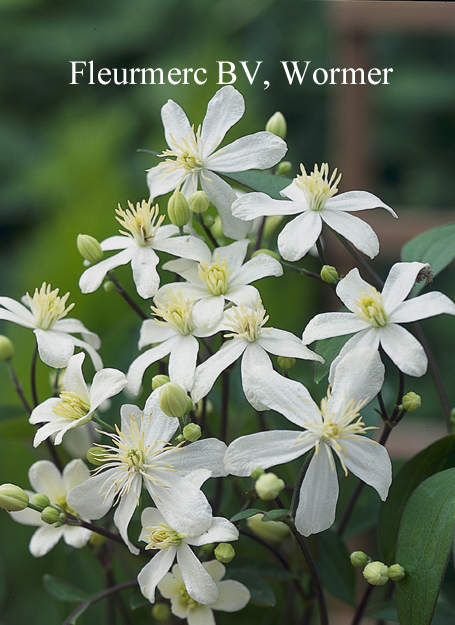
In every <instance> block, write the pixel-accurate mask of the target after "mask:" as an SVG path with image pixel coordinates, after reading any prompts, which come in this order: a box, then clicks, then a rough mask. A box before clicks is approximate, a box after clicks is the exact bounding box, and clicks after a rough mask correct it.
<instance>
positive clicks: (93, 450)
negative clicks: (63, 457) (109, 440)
mask: <svg viewBox="0 0 455 625" xmlns="http://www.w3.org/2000/svg"><path fill="white" fill-rule="evenodd" d="M103 455H104V454H103V452H102V451H101V449H100V448H99V447H96V446H95V447H90V449H89V450H88V452H87V454H86V456H85V457H86V458H87V460H88V461H89V462H90V464H93V466H95V467H101V466H102V465H103V464H104V462H103V460H102V458H103Z"/></svg>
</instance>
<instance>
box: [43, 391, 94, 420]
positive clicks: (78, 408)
mask: <svg viewBox="0 0 455 625" xmlns="http://www.w3.org/2000/svg"><path fill="white" fill-rule="evenodd" d="M52 411H53V412H55V414H57V415H59V416H60V417H64V418H65V419H74V420H75V419H80V418H81V417H85V415H87V414H88V413H89V412H90V404H88V403H87V402H85V401H84V400H82V399H81V398H80V397H79V395H77V394H76V393H70V392H67V391H63V392H62V393H60V401H59V402H58V404H57V405H56V406H53V408H52Z"/></svg>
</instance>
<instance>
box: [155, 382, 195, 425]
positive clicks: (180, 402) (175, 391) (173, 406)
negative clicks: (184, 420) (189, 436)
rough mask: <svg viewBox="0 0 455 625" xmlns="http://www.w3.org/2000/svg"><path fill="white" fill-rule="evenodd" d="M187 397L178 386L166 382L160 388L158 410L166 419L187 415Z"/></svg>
mask: <svg viewBox="0 0 455 625" xmlns="http://www.w3.org/2000/svg"><path fill="white" fill-rule="evenodd" d="M188 399H189V397H188V395H187V394H186V393H185V391H184V390H183V388H182V387H181V386H180V384H177V383H176V382H168V383H167V384H164V385H163V386H162V387H161V393H160V408H161V410H162V411H163V412H164V414H167V416H168V417H177V418H178V417H184V416H185V415H186V414H188V412H189V410H188Z"/></svg>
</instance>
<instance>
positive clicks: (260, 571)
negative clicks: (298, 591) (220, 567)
mask: <svg viewBox="0 0 455 625" xmlns="http://www.w3.org/2000/svg"><path fill="white" fill-rule="evenodd" d="M238 571H240V572H241V573H242V574H248V575H252V576H253V577H257V576H258V575H259V576H261V577H267V578H268V579H295V577H296V575H295V574H294V573H293V572H292V571H289V570H288V569H285V568H283V567H282V566H280V565H278V564H275V563H273V562H270V561H269V560H263V559H262V558H255V557H254V556H236V558H235V560H234V561H233V562H232V564H230V565H229V568H228V570H227V573H226V576H229V577H230V576H231V575H232V576H234V574H236V573H237V572H238ZM235 579H237V578H235Z"/></svg>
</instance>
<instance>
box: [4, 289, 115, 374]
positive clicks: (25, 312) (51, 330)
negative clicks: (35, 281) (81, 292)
mask: <svg viewBox="0 0 455 625" xmlns="http://www.w3.org/2000/svg"><path fill="white" fill-rule="evenodd" d="M58 291H59V290H58V289H54V290H52V287H51V285H50V284H46V283H45V282H43V284H42V286H41V288H40V289H39V290H38V289H35V292H34V294H33V297H31V296H30V295H29V294H28V293H27V294H26V295H25V296H24V297H23V298H22V302H23V304H25V305H22V304H19V302H16V301H15V300H14V299H11V298H10V297H0V319H4V320H5V321H12V322H13V323H17V324H18V325H20V326H23V327H24V328H31V329H33V331H34V333H35V336H36V341H37V344H38V353H39V356H40V358H41V360H42V361H43V362H44V363H45V364H46V365H49V367H55V368H56V369H62V368H63V367H66V366H67V364H68V362H69V359H70V358H71V356H72V355H73V353H74V347H81V348H82V349H84V350H85V351H86V352H87V353H88V354H89V356H90V358H91V359H92V362H93V366H94V367H95V369H96V370H98V369H101V368H102V366H103V361H102V360H101V358H100V356H99V355H98V353H97V351H96V350H97V349H99V348H100V346H101V341H100V339H99V337H98V335H97V334H94V333H93V332H90V331H89V330H87V328H86V327H85V326H84V325H83V324H82V322H81V321H79V320H78V319H64V318H63V317H66V315H67V314H68V313H69V311H70V310H71V309H72V308H73V306H74V304H70V305H69V306H66V302H67V300H68V298H69V295H70V294H69V293H66V295H63V297H60V296H59V294H58ZM74 333H77V334H81V335H82V338H83V340H81V339H78V338H76V337H75V336H72V334H74Z"/></svg>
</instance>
